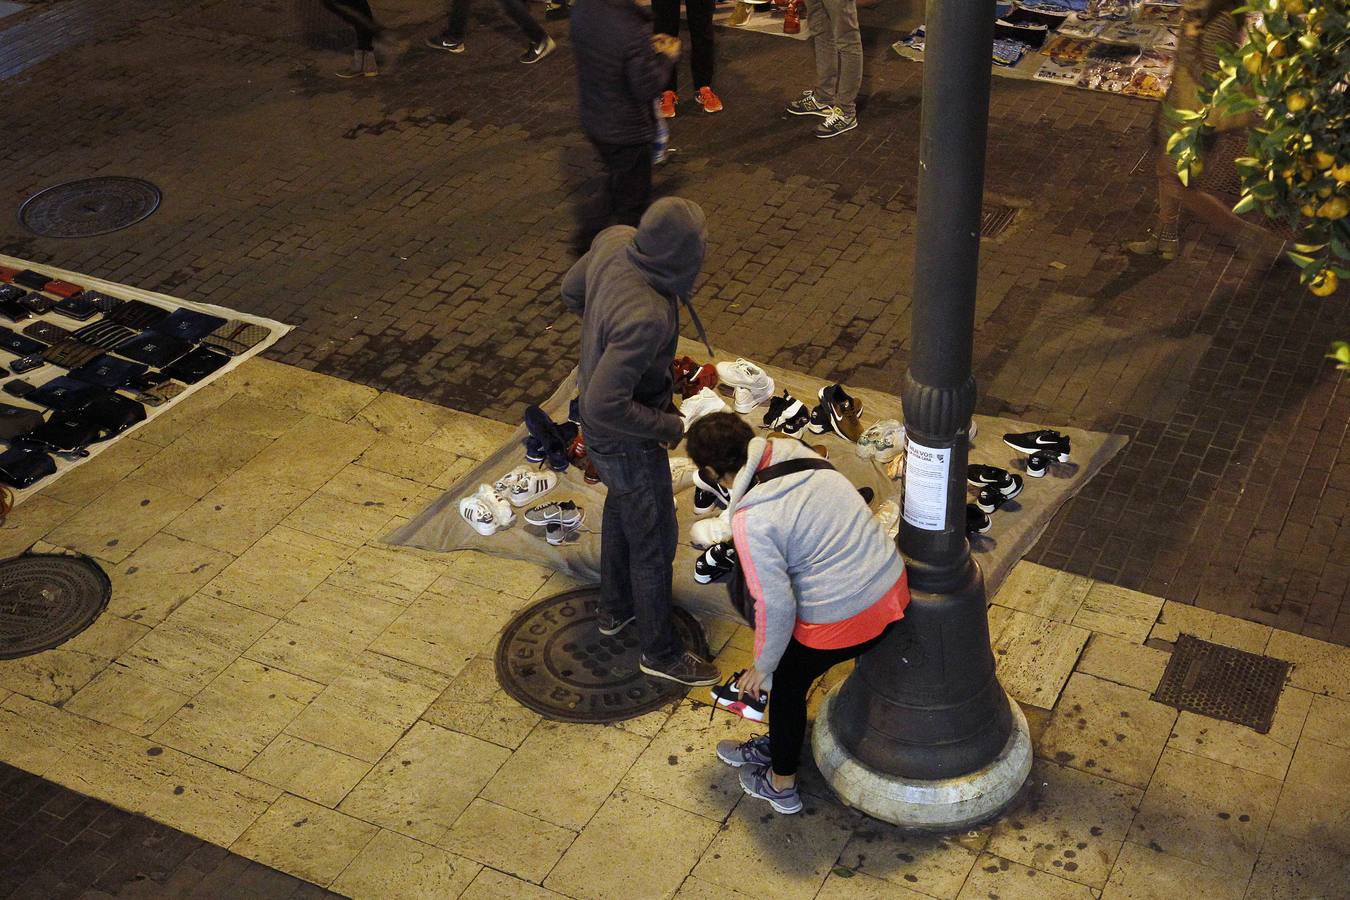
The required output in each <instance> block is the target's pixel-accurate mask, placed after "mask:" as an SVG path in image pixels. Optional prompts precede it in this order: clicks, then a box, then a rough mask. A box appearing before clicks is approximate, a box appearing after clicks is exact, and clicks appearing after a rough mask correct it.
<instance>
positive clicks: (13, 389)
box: [0, 378, 37, 397]
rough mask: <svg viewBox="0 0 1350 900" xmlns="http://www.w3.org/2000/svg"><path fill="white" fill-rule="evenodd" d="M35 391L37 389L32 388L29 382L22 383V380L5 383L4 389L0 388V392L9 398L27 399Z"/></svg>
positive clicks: (17, 379) (16, 379)
mask: <svg viewBox="0 0 1350 900" xmlns="http://www.w3.org/2000/svg"><path fill="white" fill-rule="evenodd" d="M35 390H37V388H35V387H33V385H32V383H31V382H28V381H24V380H23V379H22V378H15V379H14V380H13V381H6V382H5V385H4V387H0V391H4V392H5V393H6V394H9V395H10V396H11V397H27V396H28V395H29V394H31V393H33V391H35Z"/></svg>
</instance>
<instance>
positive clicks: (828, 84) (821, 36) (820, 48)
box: [806, 0, 839, 106]
mask: <svg viewBox="0 0 1350 900" xmlns="http://www.w3.org/2000/svg"><path fill="white" fill-rule="evenodd" d="M837 2H839V0H811V2H810V3H809V4H807V7H806V23H807V24H808V25H810V26H811V47H812V49H813V50H814V51H815V54H816V88H815V95H816V99H817V100H819V101H820V102H821V103H822V104H823V105H825V106H833V105H834V95H835V92H836V91H837V90H838V89H839V54H838V53H836V52H835V49H834V39H833V37H832V34H831V27H830V13H829V10H828V9H827V8H826V7H827V4H831V3H837Z"/></svg>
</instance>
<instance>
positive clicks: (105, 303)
mask: <svg viewBox="0 0 1350 900" xmlns="http://www.w3.org/2000/svg"><path fill="white" fill-rule="evenodd" d="M81 296H82V297H84V298H85V299H86V300H88V301H89V302H90V303H92V304H94V306H95V307H96V308H97V309H98V311H99V312H101V313H110V312H112V311H113V310H114V309H117V307H119V306H121V305H122V301H121V300H118V299H117V298H116V297H113V296H111V295H109V294H104V293H102V292H100V291H85V292H84V293H83V294H82V295H81Z"/></svg>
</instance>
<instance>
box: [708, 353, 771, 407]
mask: <svg viewBox="0 0 1350 900" xmlns="http://www.w3.org/2000/svg"><path fill="white" fill-rule="evenodd" d="M717 376H718V377H719V378H721V379H722V383H723V384H725V385H728V386H729V387H732V388H735V393H734V397H733V401H732V402H734V403H735V404H736V412H738V413H748V412H749V411H750V410H752V409H754V408H755V407H756V406H759V405H760V404H761V403H767V402H768V400H769V398H770V397H772V396H773V392H774V384H773V379H772V378H770V377H769V376H768V375H767V374H766V373H765V372H764V370H763V369H761V368H760V367H759V366H757V365H755V364H754V363H752V362H751V361H750V360H748V359H745V358H743V357H742V358H738V359H737V360H736V361H735V362H720V363H718V364H717Z"/></svg>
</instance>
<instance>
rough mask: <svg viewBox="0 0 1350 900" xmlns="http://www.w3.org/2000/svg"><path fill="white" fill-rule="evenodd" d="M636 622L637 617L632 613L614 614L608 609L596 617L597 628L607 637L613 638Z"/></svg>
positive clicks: (601, 611)
mask: <svg viewBox="0 0 1350 900" xmlns="http://www.w3.org/2000/svg"><path fill="white" fill-rule="evenodd" d="M636 621H637V616H636V615H634V614H633V613H631V612H626V613H612V612H610V611H609V610H607V609H602V610H600V615H598V616H597V617H596V620H595V627H596V630H597V631H599V632H600V633H601V634H603V635H604V636H605V637H613V636H614V635H616V634H618V633H619V632H620V631H623V630H624V629H625V628H627V627H628V626H629V625H632V624H633V623H634V622H636Z"/></svg>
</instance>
